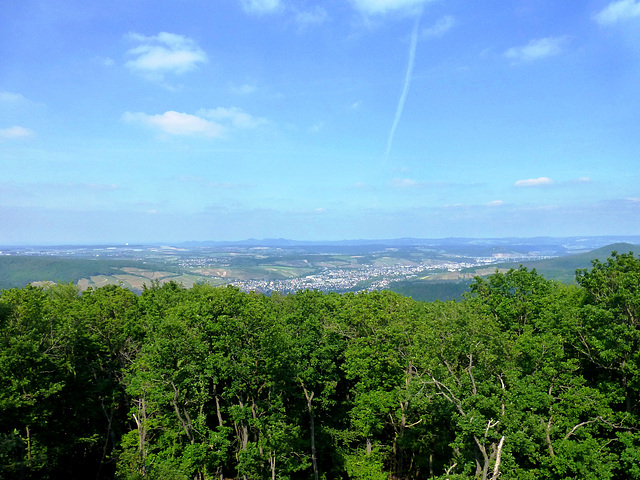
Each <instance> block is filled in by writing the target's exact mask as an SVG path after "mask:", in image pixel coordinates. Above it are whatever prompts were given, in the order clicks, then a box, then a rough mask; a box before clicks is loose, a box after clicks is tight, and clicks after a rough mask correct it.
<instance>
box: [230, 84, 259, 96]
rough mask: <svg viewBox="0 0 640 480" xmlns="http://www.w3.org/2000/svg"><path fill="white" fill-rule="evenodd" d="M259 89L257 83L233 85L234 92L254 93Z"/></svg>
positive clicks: (242, 93)
mask: <svg viewBox="0 0 640 480" xmlns="http://www.w3.org/2000/svg"><path fill="white" fill-rule="evenodd" d="M257 89H258V88H257V87H256V86H255V85H251V84H249V83H245V84H243V85H239V86H232V87H231V90H233V92H234V93H238V94H240V95H250V94H252V93H255V91H256V90H257Z"/></svg>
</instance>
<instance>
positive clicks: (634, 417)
mask: <svg viewBox="0 0 640 480" xmlns="http://www.w3.org/2000/svg"><path fill="white" fill-rule="evenodd" d="M576 283H577V284H576V285H564V284H561V283H558V282H555V281H551V280H547V279H545V278H544V277H542V276H541V275H539V274H538V273H537V272H536V271H535V270H528V269H526V268H524V267H521V268H519V269H512V270H510V271H509V272H507V273H496V274H494V275H492V276H489V277H488V278H486V279H482V278H476V279H475V281H474V282H473V283H472V284H471V287H470V292H469V294H468V295H467V296H466V297H465V298H464V299H463V300H461V301H457V302H428V303H427V302H418V301H415V300H412V299H411V298H408V297H403V296H401V295H398V294H395V293H392V292H372V293H358V294H351V293H350V294H335V293H322V292H318V291H300V292H298V293H296V294H291V295H279V294H273V295H271V296H266V295H262V294H257V293H244V292H242V291H240V290H239V289H237V288H234V287H211V286H207V285H195V286H194V287H192V288H190V289H185V288H183V287H181V286H180V285H178V284H176V283H167V284H164V285H160V284H158V283H156V284H154V285H153V286H152V287H151V288H147V289H145V291H144V292H143V293H142V294H141V295H140V296H136V295H135V294H133V293H132V292H130V291H128V290H126V289H124V288H121V287H117V286H108V287H103V288H98V289H89V290H87V291H85V292H82V293H79V292H78V290H77V289H76V287H74V286H73V285H70V284H69V285H56V286H52V287H50V288H39V287H32V286H26V287H23V288H16V289H10V290H4V291H2V292H1V293H0V478H2V479H14V478H16V479H36V478H38V479H41V478H42V479H62V478H64V479H68V478H95V479H112V478H118V479H146V478H149V479H194V480H198V479H200V480H204V479H232V478H233V479H247V480H248V479H313V480H320V479H370V480H377V479H379V480H384V479H395V480H399V479H430V478H437V479H445V478H449V479H462V478H482V479H497V478H498V477H500V478H501V479H539V478H549V479H567V478H593V479H613V478H630V479H634V478H640V430H639V428H640V404H639V403H638V402H639V401H640V353H639V349H638V347H639V343H640V258H638V257H634V255H633V253H622V254H618V253H616V252H613V253H612V255H611V257H610V258H609V259H608V260H607V261H604V262H599V261H594V262H593V265H592V268H590V269H588V270H579V271H577V273H576Z"/></svg>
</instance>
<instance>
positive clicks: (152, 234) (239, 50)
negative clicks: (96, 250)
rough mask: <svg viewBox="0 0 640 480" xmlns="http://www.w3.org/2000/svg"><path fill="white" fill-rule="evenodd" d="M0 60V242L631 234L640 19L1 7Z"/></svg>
mask: <svg viewBox="0 0 640 480" xmlns="http://www.w3.org/2000/svg"><path fill="white" fill-rule="evenodd" d="M0 58H2V64H1V66H0V166H1V167H2V168H1V171H2V177H1V178H0V224H1V225H2V228H0V245H23V244H30V245H46V244H104V243H114V244H115V243H118V244H124V243H131V244H133V243H156V242H158V241H161V242H167V243H177V242H185V241H241V240H238V239H248V238H257V239H265V238H293V239H297V240H300V241H307V240H326V241H335V240H345V239H391V238H402V237H414V238H447V237H467V238H501V237H540V236H551V237H567V236H602V235H612V236H634V235H639V234H640V178H639V176H640V175H639V173H640V168H639V167H638V152H640V118H639V117H638V112H639V111H640V90H638V85H640V1H639V0H614V1H610V0H593V1H591V2H582V3H572V2H557V1H553V0H541V1H537V2H531V1H528V0H516V1H514V2H508V3H507V4H502V3H501V4H496V3H495V2H487V1H480V2H474V3H473V4H469V3H468V2H462V1H460V0H441V1H437V2H436V1H434V0H348V1H344V2H315V1H311V0H297V1H294V0H221V1H219V2H215V3H211V2H206V1H204V0H192V1H190V2H188V3H184V2H182V3H178V2H174V1H170V0H161V1H153V2H152V1H151V0H141V1H138V2H135V3H132V2H130V1H127V0H113V1H110V2H106V1H97V2H81V1H79V0H71V1H69V0H64V1H63V0H49V1H47V2H42V1H39V0H7V1H6V2H5V3H4V4H3V15H2V16H0ZM157 239H160V240H157Z"/></svg>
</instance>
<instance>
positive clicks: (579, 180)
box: [571, 177, 591, 183]
mask: <svg viewBox="0 0 640 480" xmlns="http://www.w3.org/2000/svg"><path fill="white" fill-rule="evenodd" d="M571 183H591V179H590V178H589V177H578V178H576V179H574V180H572V182H571Z"/></svg>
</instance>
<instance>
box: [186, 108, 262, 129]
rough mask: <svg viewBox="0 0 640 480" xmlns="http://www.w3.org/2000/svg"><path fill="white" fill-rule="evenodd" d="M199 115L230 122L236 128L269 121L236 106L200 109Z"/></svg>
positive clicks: (254, 125)
mask: <svg viewBox="0 0 640 480" xmlns="http://www.w3.org/2000/svg"><path fill="white" fill-rule="evenodd" d="M198 115H199V116H202V117H205V118H208V119H210V120H214V121H216V122H221V123H222V122H226V123H230V124H231V125H232V126H233V127H235V128H240V129H249V128H257V127H259V126H261V125H264V124H266V123H267V120H266V119H265V118H260V117H254V116H253V115H250V114H248V113H246V112H245V111H243V110H242V109H240V108H236V107H229V108H224V107H218V108H213V109H209V110H204V109H203V110H199V111H198Z"/></svg>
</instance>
